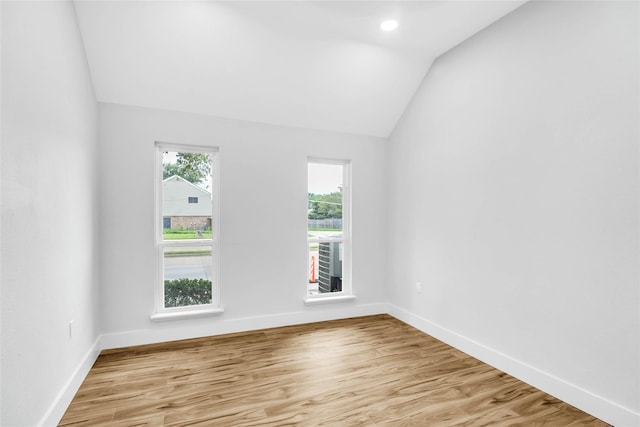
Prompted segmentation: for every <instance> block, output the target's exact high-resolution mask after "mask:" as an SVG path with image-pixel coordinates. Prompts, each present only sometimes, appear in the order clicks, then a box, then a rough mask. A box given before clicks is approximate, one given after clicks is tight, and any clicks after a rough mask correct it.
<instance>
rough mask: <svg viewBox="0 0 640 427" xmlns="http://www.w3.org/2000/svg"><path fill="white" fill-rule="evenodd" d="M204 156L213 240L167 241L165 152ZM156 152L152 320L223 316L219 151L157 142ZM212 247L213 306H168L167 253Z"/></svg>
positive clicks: (213, 148)
mask: <svg viewBox="0 0 640 427" xmlns="http://www.w3.org/2000/svg"><path fill="white" fill-rule="evenodd" d="M166 151H175V152H182V153H201V154H209V155H210V156H211V204H212V212H211V230H212V236H211V239H190V240H164V238H163V228H164V216H163V212H162V211H163V201H164V200H163V181H164V179H163V163H162V161H163V158H162V155H163V152H166ZM154 152H155V156H154V158H155V165H154V177H155V180H154V181H155V184H154V187H155V217H154V227H155V230H154V249H155V251H156V273H155V281H154V313H153V314H152V315H151V320H154V321H162V320H171V319H178V318H183V317H200V316H207V315H215V314H221V313H222V312H223V309H222V307H221V305H220V271H219V259H220V183H219V181H220V180H219V174H220V168H219V149H218V148H217V147H210V146H200V145H186V144H177V143H166V142H159V141H156V142H155V144H154ZM185 246H189V247H193V246H202V247H211V270H212V271H211V303H209V304H200V305H193V306H182V307H165V306H164V291H165V288H164V250H165V249H166V248H178V247H185Z"/></svg>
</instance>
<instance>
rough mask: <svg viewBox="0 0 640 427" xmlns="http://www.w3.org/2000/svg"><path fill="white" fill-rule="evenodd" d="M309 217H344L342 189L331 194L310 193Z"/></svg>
mask: <svg viewBox="0 0 640 427" xmlns="http://www.w3.org/2000/svg"><path fill="white" fill-rule="evenodd" d="M309 209H310V210H309V219H326V218H342V189H340V191H336V192H334V193H330V194H313V193H309Z"/></svg>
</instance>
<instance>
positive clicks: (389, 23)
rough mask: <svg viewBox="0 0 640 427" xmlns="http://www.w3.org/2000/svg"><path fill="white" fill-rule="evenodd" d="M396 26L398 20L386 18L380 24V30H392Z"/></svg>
mask: <svg viewBox="0 0 640 427" xmlns="http://www.w3.org/2000/svg"><path fill="white" fill-rule="evenodd" d="M396 28H398V21H396V20H395V19H387V20H386V21H384V22H383V23H382V24H380V29H381V30H382V31H393V30H395V29H396Z"/></svg>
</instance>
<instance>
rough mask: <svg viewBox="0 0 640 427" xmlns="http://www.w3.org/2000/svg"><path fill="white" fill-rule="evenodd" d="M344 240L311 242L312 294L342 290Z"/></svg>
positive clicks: (310, 288)
mask: <svg viewBox="0 0 640 427" xmlns="http://www.w3.org/2000/svg"><path fill="white" fill-rule="evenodd" d="M342 248H343V245H342V242H309V285H308V291H309V294H310V295H314V294H318V293H320V294H322V293H329V292H342V259H343V254H342Z"/></svg>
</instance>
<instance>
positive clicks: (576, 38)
mask: <svg viewBox="0 0 640 427" xmlns="http://www.w3.org/2000/svg"><path fill="white" fill-rule="evenodd" d="M638 18H639V13H638V3H637V2H531V3H528V4H526V5H524V6H523V7H521V8H520V9H518V10H516V11H515V12H513V13H512V14H510V15H507V16H506V17H505V18H504V19H502V20H501V21H499V22H497V23H496V24H494V25H492V26H491V27H489V28H488V29H486V30H485V31H483V32H481V33H480V34H478V35H476V36H474V37H472V38H471V39H469V40H467V41H466V42H464V43H462V44H461V45H459V46H458V47H456V48H455V49H453V50H452V51H450V52H448V53H447V54H445V55H443V56H441V57H440V58H439V59H438V60H437V61H436V62H435V63H434V65H433V67H432V68H431V70H430V71H429V73H428V75H427V77H426V78H425V80H424V82H423V84H422V86H421V87H420V89H419V91H418V92H417V94H416V96H415V98H414V100H413V101H412V103H411V104H410V106H409V107H408V109H407V111H406V113H405V115H404V117H403V119H402V120H401V121H400V123H399V125H398V126H397V128H396V130H395V131H394V133H393V135H392V137H391V138H390V148H389V150H390V156H391V166H390V169H391V170H390V174H389V176H390V178H391V183H390V187H389V194H390V203H389V206H390V207H391V208H390V234H389V240H390V249H389V255H390V257H389V259H390V261H389V268H388V273H389V276H388V277H389V286H390V290H389V294H390V302H391V304H392V309H391V311H392V312H394V313H396V314H398V315H399V316H400V317H401V318H405V319H407V320H409V321H412V322H413V323H415V324H417V325H421V326H422V327H423V329H427V330H430V332H432V333H434V334H436V335H439V336H441V337H443V338H445V339H448V340H449V341H454V342H456V344H457V345H459V346H462V347H464V348H465V349H466V350H468V351H470V352H472V353H474V354H476V355H479V356H482V357H484V358H485V359H488V360H490V361H492V362H493V363H497V364H498V365H501V366H502V367H503V368H504V369H507V370H511V371H513V372H516V373H519V374H520V376H521V377H522V376H523V375H524V376H525V377H527V376H528V378H526V379H528V380H529V381H530V382H532V383H533V384H534V385H538V386H540V387H546V389H547V391H552V392H556V393H557V394H563V395H562V396H560V397H562V398H564V399H566V400H568V401H569V402H573V403H574V404H577V405H580V406H582V408H583V409H586V410H588V411H589V412H591V413H594V414H596V415H599V416H601V417H606V418H608V419H609V421H613V422H616V423H617V424H618V425H630V423H634V424H635V423H640V418H639V417H638V413H639V412H640V364H639V363H638V361H639V360H640V351H639V337H640V315H639V313H640V308H639V307H640V305H639V286H638V278H639V271H640V269H639V231H640V229H639V222H638V219H639V213H640V212H639V200H638V199H639V195H640V188H639V185H638V183H639V179H638V178H639V162H638V160H639V151H638V141H639V138H640V131H639V118H640V109H639V101H640V97H639V87H638V75H639V67H638V62H639V60H638V58H639V55H640V49H639V48H640V47H639V34H638ZM416 281H421V282H422V283H423V287H424V291H423V292H422V293H421V294H419V293H417V291H416V287H415V282H416ZM499 367H500V366H499Z"/></svg>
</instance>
